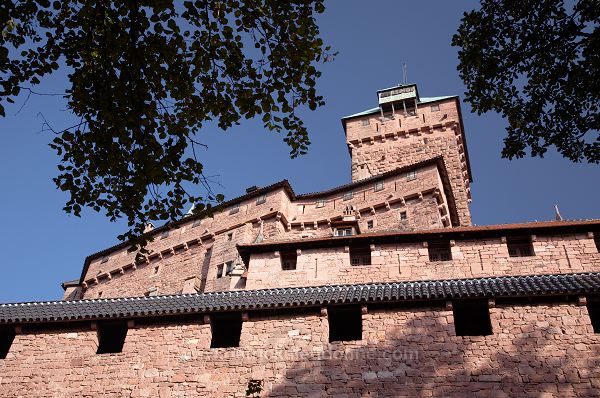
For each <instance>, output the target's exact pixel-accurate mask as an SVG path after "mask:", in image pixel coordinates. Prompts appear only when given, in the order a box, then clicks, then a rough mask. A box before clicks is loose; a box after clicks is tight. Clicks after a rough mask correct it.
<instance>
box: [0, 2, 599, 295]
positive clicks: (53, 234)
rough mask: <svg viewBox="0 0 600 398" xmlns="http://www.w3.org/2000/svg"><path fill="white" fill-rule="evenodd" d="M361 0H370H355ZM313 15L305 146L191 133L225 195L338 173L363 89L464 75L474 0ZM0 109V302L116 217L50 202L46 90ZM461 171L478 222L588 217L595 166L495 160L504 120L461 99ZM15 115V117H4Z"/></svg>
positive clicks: (66, 267) (593, 207)
mask: <svg viewBox="0 0 600 398" xmlns="http://www.w3.org/2000/svg"><path fill="white" fill-rule="evenodd" d="M365 4H369V5H370V7H365ZM327 5H328V8H327V11H326V12H325V14H324V15H323V16H322V17H321V18H320V20H319V25H320V27H321V31H322V34H323V38H324V40H325V42H327V43H329V44H331V45H332V46H333V47H334V48H335V50H337V51H339V55H338V56H337V58H336V59H335V61H334V62H330V63H327V64H325V65H323V66H322V71H323V76H322V77H321V78H320V80H319V81H318V89H319V91H320V94H321V95H323V96H324V97H325V100H326V105H325V106H323V107H321V108H319V109H318V110H316V111H314V112H309V111H307V112H304V120H305V122H306V124H307V126H308V128H309V132H310V138H311V141H312V145H311V148H310V151H309V153H308V155H305V156H303V157H301V158H299V159H290V158H289V156H288V153H289V150H288V149H287V147H286V145H285V144H284V143H283V142H282V140H281V138H282V137H281V136H279V135H277V134H275V133H269V132H266V131H264V130H263V129H262V128H261V124H260V122H259V121H258V120H256V121H253V120H251V121H247V122H245V123H243V124H242V125H241V126H238V127H236V128H235V129H232V130H230V131H227V132H226V133H223V132H221V131H218V130H217V129H211V128H207V129H205V130H202V131H200V132H198V137H199V138H200V140H201V141H202V142H203V143H205V144H207V145H208V150H205V151H204V152H203V153H202V155H201V156H202V160H203V162H204V165H205V170H206V174H207V175H212V176H214V177H213V180H215V181H216V185H215V191H217V192H221V193H223V194H225V196H226V198H232V197H235V196H238V195H240V194H242V193H243V192H244V190H245V188H246V187H249V186H252V185H258V186H263V185H268V184H271V183H273V182H275V181H279V180H282V179H285V178H287V179H288V180H289V181H290V182H291V184H292V186H293V187H294V190H295V191H296V192H297V193H304V192H313V191H319V190H323V189H327V188H330V187H333V186H337V185H340V184H344V183H347V182H349V181H350V158H349V155H348V151H347V148H346V145H345V143H344V134H343V130H342V126H341V123H340V118H341V117H342V116H345V115H348V114H352V113H355V112H358V111H362V110H364V109H367V108H372V107H374V106H377V102H376V101H377V98H376V95H375V91H376V90H377V89H380V88H385V87H389V86H391V85H394V84H397V83H399V82H401V81H402V63H403V62H406V63H407V65H408V80H409V81H411V82H415V83H417V84H418V86H419V93H420V94H421V95H422V96H425V97H428V96H439V95H459V96H461V98H462V97H463V93H464V91H465V88H464V85H463V84H462V82H461V80H460V79H459V77H458V73H457V71H456V65H457V55H456V52H457V50H456V49H455V48H453V47H451V46H450V40H451V37H452V34H453V33H454V32H455V31H456V28H457V26H458V24H459V20H460V17H461V15H462V13H463V12H464V11H466V10H469V9H472V8H475V7H477V5H478V2H477V1H452V2H450V1H437V2H434V3H431V2H405V1H396V0H390V1H382V0H379V1H374V2H367V3H365V2H364V1H358V0H345V1H335V2H334V1H330V2H328V3H327ZM64 89H65V80H64V76H63V75H60V74H59V75H57V76H54V77H51V78H50V79H47V80H46V81H44V82H43V84H42V86H40V87H39V88H38V90H39V91H40V92H60V91H63V90H64ZM23 99H24V98H22V99H21V101H17V104H16V105H15V106H14V107H12V108H8V109H7V117H6V118H3V119H0V135H1V137H2V141H1V145H0V184H1V185H0V186H1V187H2V188H1V190H2V193H1V195H0V209H1V211H2V221H3V222H2V224H3V229H2V232H0V252H1V253H2V256H0V271H1V276H0V302H15V301H31V300H53V299H60V298H61V296H62V289H61V288H60V283H61V282H62V281H65V280H70V279H75V278H78V277H79V275H80V272H81V267H82V265H83V261H84V259H85V257H86V256H87V255H88V254H90V253H94V252H97V251H99V250H102V249H104V248H106V247H108V246H111V245H113V244H115V243H116V242H117V241H116V236H117V235H118V234H119V233H122V232H123V231H124V229H125V227H126V225H125V223H111V222H109V221H108V220H107V219H106V218H104V217H103V216H102V215H99V214H96V213H93V212H89V211H88V212H85V213H84V215H83V217H82V218H77V217H73V216H68V215H66V214H65V213H64V212H63V211H62V207H63V206H64V203H65V201H66V200H67V197H66V195H65V194H63V193H62V192H60V191H58V190H56V188H55V187H54V184H53V183H52V177H54V176H55V175H56V174H57V170H56V164H57V160H58V159H57V157H56V155H55V153H54V152H53V150H52V149H50V148H49V147H48V146H47V144H48V142H49V141H50V140H51V139H52V136H51V133H48V132H42V131H41V130H42V122H43V119H42V115H43V117H44V118H45V119H47V120H48V121H49V122H50V123H51V124H52V125H53V126H56V127H61V126H63V127H66V126H68V125H69V122H70V121H71V120H72V119H71V117H70V115H69V113H68V112H67V111H66V110H65V106H64V103H63V102H62V100H61V99H60V98H57V97H31V98H30V100H29V101H28V102H27V103H26V105H25V107H24V108H23V109H22V110H21V111H20V112H19V113H18V114H16V113H17V111H18V109H19V107H20V106H21V104H22V100H23ZM462 107H463V108H462V109H463V118H464V124H465V130H466V134H467V141H468V147H469V154H470V157H471V167H472V170H473V179H474V182H473V185H472V191H473V203H472V205H471V212H472V215H473V222H474V223H475V224H478V225H484V224H499V223H512V222H526V221H535V220H538V221H541V220H548V219H553V217H554V213H553V206H554V204H555V203H558V204H559V206H560V209H561V213H562V215H563V217H564V218H568V219H589V218H600V206H599V201H598V197H599V196H600V184H599V182H600V168H599V167H598V166H594V165H588V164H573V163H571V162H569V161H567V160H564V159H562V158H561V157H560V156H558V155H556V154H554V153H549V154H548V155H547V156H546V157H545V158H544V159H539V158H536V159H530V158H527V159H521V160H513V161H508V160H506V159H501V158H500V150H501V146H502V138H503V137H504V134H505V130H504V129H505V125H506V123H505V121H504V120H503V119H502V118H501V117H499V116H498V115H495V114H486V115H483V116H477V115H475V114H472V113H471V112H470V107H469V106H468V104H465V103H463V104H462ZM15 114H16V115H15Z"/></svg>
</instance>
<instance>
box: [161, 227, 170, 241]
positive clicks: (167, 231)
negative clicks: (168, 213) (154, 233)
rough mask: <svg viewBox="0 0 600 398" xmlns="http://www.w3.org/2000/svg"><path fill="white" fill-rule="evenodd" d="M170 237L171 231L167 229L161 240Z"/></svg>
mask: <svg viewBox="0 0 600 398" xmlns="http://www.w3.org/2000/svg"><path fill="white" fill-rule="evenodd" d="M168 237H169V230H168V229H167V230H166V231H163V233H162V234H161V235H160V238H161V239H165V238H168Z"/></svg>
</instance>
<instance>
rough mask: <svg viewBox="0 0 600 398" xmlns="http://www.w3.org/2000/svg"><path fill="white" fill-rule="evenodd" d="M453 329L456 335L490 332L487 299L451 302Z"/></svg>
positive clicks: (484, 334) (475, 334)
mask: <svg viewBox="0 0 600 398" xmlns="http://www.w3.org/2000/svg"><path fill="white" fill-rule="evenodd" d="M452 315H453V317H454V331H455V332H456V335H457V336H487V335H490V334H492V323H491V321H490V310H489V309H488V303H487V300H466V301H453V302H452Z"/></svg>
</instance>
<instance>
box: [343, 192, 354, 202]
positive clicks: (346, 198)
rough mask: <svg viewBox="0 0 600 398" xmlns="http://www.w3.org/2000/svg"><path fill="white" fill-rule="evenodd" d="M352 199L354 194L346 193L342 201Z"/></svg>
mask: <svg viewBox="0 0 600 398" xmlns="http://www.w3.org/2000/svg"><path fill="white" fill-rule="evenodd" d="M353 197H354V192H346V193H345V194H344V196H343V197H342V200H344V201H346V200H350V199H352V198H353Z"/></svg>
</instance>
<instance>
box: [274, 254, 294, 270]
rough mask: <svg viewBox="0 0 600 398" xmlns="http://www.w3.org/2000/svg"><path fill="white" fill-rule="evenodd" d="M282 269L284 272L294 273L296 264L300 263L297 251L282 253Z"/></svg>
mask: <svg viewBox="0 0 600 398" xmlns="http://www.w3.org/2000/svg"><path fill="white" fill-rule="evenodd" d="M279 256H280V257H281V269H282V270H283V271H293V270H295V269H296V263H297V261H298V255H297V253H296V252H295V251H293V250H291V251H287V252H281V253H280V254H279Z"/></svg>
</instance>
